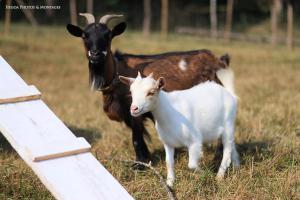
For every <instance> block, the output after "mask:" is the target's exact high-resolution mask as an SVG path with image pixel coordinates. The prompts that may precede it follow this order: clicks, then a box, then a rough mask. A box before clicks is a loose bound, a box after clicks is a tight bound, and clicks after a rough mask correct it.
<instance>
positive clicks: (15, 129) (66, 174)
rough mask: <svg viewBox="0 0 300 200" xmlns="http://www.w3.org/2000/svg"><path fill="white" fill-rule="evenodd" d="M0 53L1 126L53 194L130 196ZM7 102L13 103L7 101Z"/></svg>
mask: <svg viewBox="0 0 300 200" xmlns="http://www.w3.org/2000/svg"><path fill="white" fill-rule="evenodd" d="M40 97H41V94H40V93H39V91H38V90H37V89H36V88H35V87H33V86H28V85H27V84H26V83H25V82H24V81H23V79H22V78H21V77H20V76H19V75H18V74H17V73H16V72H15V71H14V70H13V69H12V68H11V67H10V66H9V64H8V63H7V62H6V61H5V60H4V59H3V58H2V57H1V56H0V132H2V134H3V135H4V136H5V137H6V139H7V140H8V141H9V142H10V144H11V145H12V146H13V148H14V149H15V150H16V151H17V152H18V154H19V155H20V156H21V157H22V159H23V160H24V161H25V162H26V163H27V164H28V165H29V166H30V167H31V168H32V170H33V171H34V172H35V173H36V175H37V176H38V177H39V178H40V180H41V181H42V183H43V184H44V185H45V186H46V187H47V188H48V190H49V191H50V192H51V193H52V195H53V196H54V197H55V198H56V199H63V200H77V199H78V200H94V199H95V200H100V199H109V200H111V199H112V200H113V199H116V200H127V199H133V198H132V197H131V196H130V195H129V194H128V192H127V191H126V190H125V189H124V188H123V187H122V186H121V185H120V184H119V182H118V181H117V180H116V179H115V178H114V177H113V176H112V175H111V174H110V173H109V172H108V171H107V170H106V169H105V168H104V167H103V166H102V165H101V164H100V163H99V162H98V160H96V158H95V157H94V156H93V155H92V154H91V153H90V152H89V149H90V145H89V144H88V143H87V142H86V141H85V140H84V139H83V138H76V136H75V135H73V133H72V132H71V131H70V130H69V129H68V128H67V127H66V126H65V125H64V124H63V122H62V121H60V120H59V119H58V118H57V117H56V115H55V114H54V113H53V112H52V111H51V110H50V109H49V108H48V107H47V105H46V104H45V103H44V102H43V101H42V100H41V99H40ZM8 102H12V103H8Z"/></svg>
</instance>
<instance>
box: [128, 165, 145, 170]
mask: <svg viewBox="0 0 300 200" xmlns="http://www.w3.org/2000/svg"><path fill="white" fill-rule="evenodd" d="M131 168H132V169H133V170H139V171H144V170H145V169H146V167H145V166H144V165H141V164H138V163H134V164H132V165H131Z"/></svg>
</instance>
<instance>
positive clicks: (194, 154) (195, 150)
mask: <svg viewBox="0 0 300 200" xmlns="http://www.w3.org/2000/svg"><path fill="white" fill-rule="evenodd" d="M188 150H189V164H188V167H189V168H190V169H199V165H198V162H199V159H200V156H201V151H202V145H201V144H200V143H194V144H192V145H190V146H189V147H188Z"/></svg>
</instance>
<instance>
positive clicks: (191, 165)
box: [188, 163, 199, 170]
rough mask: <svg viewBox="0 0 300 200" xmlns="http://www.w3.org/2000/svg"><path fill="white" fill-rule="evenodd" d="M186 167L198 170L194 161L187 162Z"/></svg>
mask: <svg viewBox="0 0 300 200" xmlns="http://www.w3.org/2000/svg"><path fill="white" fill-rule="evenodd" d="M188 167H189V169H194V170H198V169H199V166H198V164H195V163H189V164H188Z"/></svg>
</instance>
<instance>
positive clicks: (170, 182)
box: [166, 179, 174, 188]
mask: <svg viewBox="0 0 300 200" xmlns="http://www.w3.org/2000/svg"><path fill="white" fill-rule="evenodd" d="M166 182H167V186H168V187H170V188H173V184H174V180H173V179H168V180H167V181H166Z"/></svg>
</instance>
